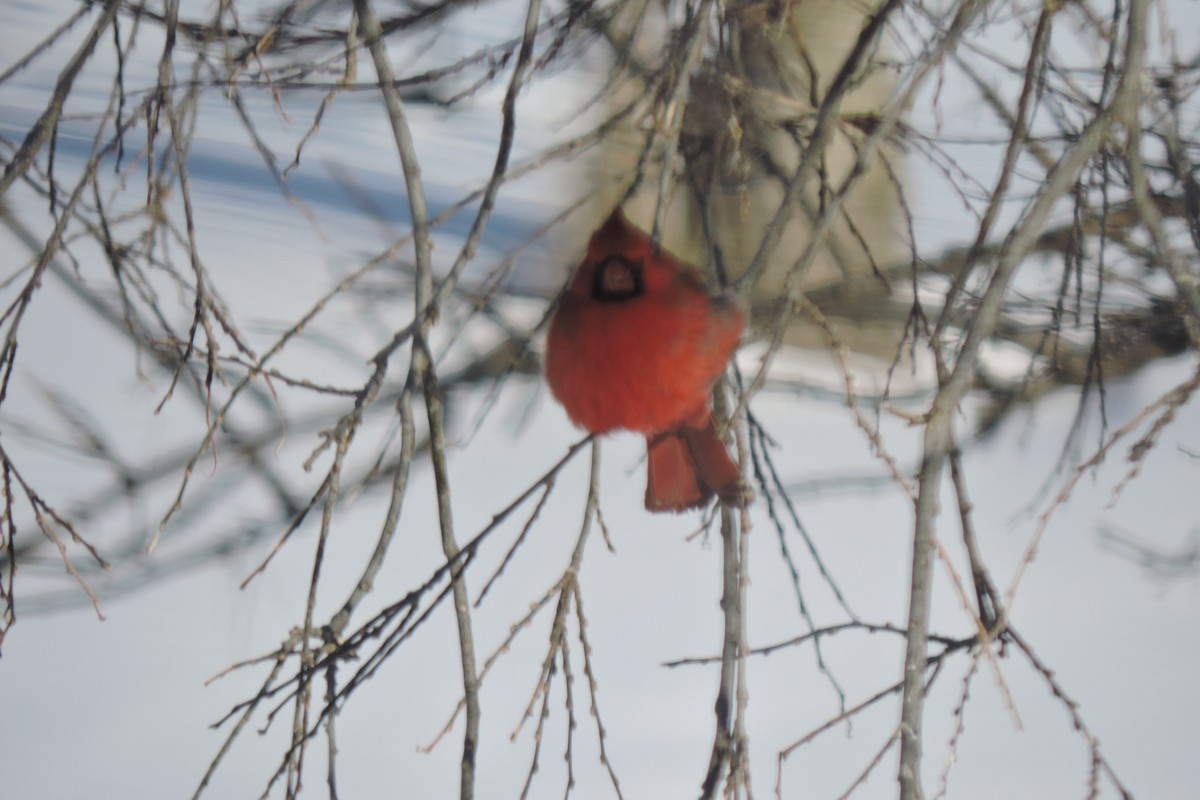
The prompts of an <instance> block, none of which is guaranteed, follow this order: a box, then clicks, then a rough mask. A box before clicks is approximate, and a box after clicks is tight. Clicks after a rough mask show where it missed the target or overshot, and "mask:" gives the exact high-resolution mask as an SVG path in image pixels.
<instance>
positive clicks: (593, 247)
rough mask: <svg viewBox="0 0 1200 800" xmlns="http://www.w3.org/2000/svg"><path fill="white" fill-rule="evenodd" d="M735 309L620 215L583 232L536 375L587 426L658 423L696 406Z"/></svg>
mask: <svg viewBox="0 0 1200 800" xmlns="http://www.w3.org/2000/svg"><path fill="white" fill-rule="evenodd" d="M744 324H745V313H744V312H743V310H742V308H741V306H740V305H739V304H738V303H737V301H736V300H734V299H733V298H732V297H728V296H715V297H714V296H712V295H710V294H709V292H708V290H707V289H706V288H705V286H704V284H703V283H702V282H701V281H700V279H699V277H698V276H697V275H696V273H695V272H694V271H693V270H692V269H691V268H690V267H688V266H687V265H685V264H684V263H683V262H681V261H680V260H679V259H677V258H675V256H673V255H672V254H671V253H669V252H667V251H666V250H664V249H662V248H660V247H658V246H657V245H656V244H655V243H654V242H653V241H652V240H651V239H650V237H649V236H647V235H646V234H645V233H643V232H642V231H641V230H639V229H637V228H636V227H634V226H633V225H631V224H630V223H629V221H628V220H626V219H625V216H624V214H622V213H621V211H620V209H617V210H616V211H614V212H613V213H612V215H611V216H610V217H609V218H608V220H607V221H606V222H605V223H604V224H603V225H602V226H601V227H600V228H599V229H598V230H597V231H596V232H595V233H594V234H593V235H592V238H591V241H590V242H589V243H588V248H587V254H586V256H585V257H584V259H583V261H582V262H581V263H580V265H579V267H578V268H577V269H576V271H575V275H574V277H573V278H572V279H571V283H570V286H569V287H568V288H567V291H566V293H565V294H564V296H563V298H562V300H561V302H560V304H559V307H558V310H557V312H556V313H555V315H554V319H553V320H552V321H551V323H550V331H549V335H548V338H547V343H546V380H547V382H548V383H549V384H550V389H551V391H552V392H553V393H554V396H555V397H557V398H558V400H559V402H561V403H562V405H563V407H564V408H565V409H566V411H567V415H568V416H569V417H570V418H571V419H572V421H574V422H575V423H576V424H577V425H579V426H580V427H582V428H584V429H586V430H588V431H591V432H592V433H606V432H608V431H612V430H619V429H623V430H631V431H639V432H641V433H658V432H660V431H665V430H668V429H669V428H671V427H673V426H674V425H675V424H676V423H678V422H679V421H680V420H682V419H683V418H684V417H686V416H688V415H689V414H692V413H693V412H695V411H696V410H697V408H699V407H702V406H705V405H706V403H707V402H708V396H709V393H710V392H711V391H712V387H713V384H714V383H715V382H716V380H717V378H718V377H719V376H720V375H721V372H722V371H724V369H725V365H726V364H727V363H728V362H729V358H730V356H731V355H732V353H733V350H734V348H735V347H736V346H737V343H738V339H739V338H740V337H741V333H742V328H743V326H744Z"/></svg>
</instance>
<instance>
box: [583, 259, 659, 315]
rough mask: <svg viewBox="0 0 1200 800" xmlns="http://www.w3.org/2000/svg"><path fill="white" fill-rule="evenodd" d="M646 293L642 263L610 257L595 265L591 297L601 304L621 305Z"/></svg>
mask: <svg viewBox="0 0 1200 800" xmlns="http://www.w3.org/2000/svg"><path fill="white" fill-rule="evenodd" d="M645 293H646V282H645V279H644V278H643V276H642V262H641V260H640V259H639V260H638V261H630V260H629V259H628V258H626V257H625V256H622V255H611V256H608V257H606V258H605V259H604V260H603V261H601V262H600V263H599V264H597V265H596V273H595V278H594V280H593V281H592V297H593V298H594V299H596V300H599V301H600V302H602V303H622V302H625V301H626V300H632V299H634V298H635V297H641V296H642V295H644V294H645Z"/></svg>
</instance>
